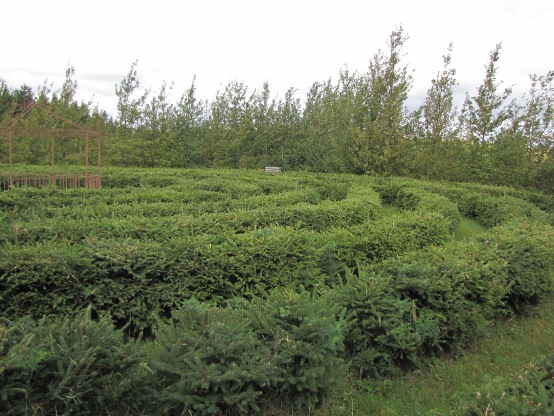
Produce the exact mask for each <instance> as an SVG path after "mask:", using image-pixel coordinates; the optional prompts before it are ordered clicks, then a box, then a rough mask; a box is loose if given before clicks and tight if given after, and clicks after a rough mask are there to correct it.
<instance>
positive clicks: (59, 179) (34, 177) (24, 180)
mask: <svg viewBox="0 0 554 416" xmlns="http://www.w3.org/2000/svg"><path fill="white" fill-rule="evenodd" d="M0 183H1V185H2V189H8V188H10V186H16V187H34V188H41V187H45V186H55V187H57V188H60V189H68V188H100V186H101V179H100V175H84V174H72V173H67V174H55V175H51V174H22V175H14V176H13V177H12V183H10V177H9V176H4V175H3V176H0Z"/></svg>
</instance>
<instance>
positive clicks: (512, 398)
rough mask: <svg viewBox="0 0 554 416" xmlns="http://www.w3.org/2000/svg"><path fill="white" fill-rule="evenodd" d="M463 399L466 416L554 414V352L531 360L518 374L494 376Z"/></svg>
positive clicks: (460, 406) (462, 411) (463, 409)
mask: <svg viewBox="0 0 554 416" xmlns="http://www.w3.org/2000/svg"><path fill="white" fill-rule="evenodd" d="M460 401H461V404H460V405H459V406H458V409H457V410H458V412H459V414H461V415H465V416H478V415H486V414H490V415H529V416H540V415H551V414H554V354H550V355H549V356H546V357H542V358H541V359H540V360H538V361H534V362H532V363H530V364H529V365H528V366H527V367H526V368H524V369H523V370H522V371H521V372H520V373H519V374H518V375H517V377H513V378H508V377H498V378H494V379H492V380H490V381H489V382H488V383H486V384H484V385H483V386H481V388H480V390H479V391H477V392H475V393H473V394H472V395H471V396H468V397H462V398H461V400H460Z"/></svg>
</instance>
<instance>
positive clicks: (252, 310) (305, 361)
mask: <svg viewBox="0 0 554 416" xmlns="http://www.w3.org/2000/svg"><path fill="white" fill-rule="evenodd" d="M553 235H554V229H553V228H552V227H550V226H547V225H543V224H537V223H532V222H522V223H520V224H518V225H517V226H516V225H515V224H508V225H505V226H502V227H498V228H496V229H494V230H491V231H490V232H489V233H488V234H487V235H486V236H483V237H482V238H480V239H479V240H477V241H473V242H471V241H468V242H464V243H461V244H448V245H445V246H443V247H432V248H429V249H428V250H426V253H423V252H416V253H409V254H405V255H403V256H400V257H395V258H390V259H389V260H386V261H384V262H381V263H379V264H375V265H374V266H372V267H370V268H366V269H365V272H364V271H363V270H360V271H359V272H358V275H354V274H349V275H348V276H347V279H346V282H344V283H337V284H336V285H335V287H334V288H333V289H332V290H331V289H329V290H327V291H324V292H323V293H322V294H320V295H319V296H314V295H313V294H309V293H307V292H302V293H300V294H298V293H294V291H291V290H285V291H279V290H276V291H273V293H272V294H271V295H269V296H268V297H267V298H265V299H262V298H258V297H254V298H252V300H251V301H250V302H248V301H245V300H241V299H235V300H232V301H230V302H229V303H228V305H227V306H225V307H217V306H213V305H209V304H207V303H200V302H199V301H197V300H194V299H191V300H187V301H184V302H182V303H181V305H180V308H179V309H178V310H175V311H173V314H172V315H173V316H172V318H171V319H169V320H159V319H157V320H156V322H157V324H156V325H155V326H154V329H153V331H154V335H155V340H154V341H142V340H140V339H138V340H133V339H132V338H131V339H128V338H126V337H124V332H123V331H124V329H116V328H115V327H114V326H113V321H112V319H111V318H110V317H108V316H103V317H101V318H100V319H99V320H98V321H94V320H91V319H90V310H89V311H88V312H87V313H86V314H85V315H82V314H81V315H79V316H76V317H74V318H71V319H67V320H62V319H59V318H42V319H41V320H39V321H38V323H37V322H36V321H34V320H32V319H30V318H28V317H24V318H20V319H18V320H10V321H8V320H4V321H3V324H2V325H0V333H1V334H2V337H1V338H0V339H1V340H2V341H1V344H0V348H1V351H0V374H1V376H2V379H3V380H4V381H5V382H4V383H3V384H2V386H1V387H0V393H1V394H0V409H1V410H2V411H3V412H4V413H5V414H22V413H24V412H32V413H33V414H58V415H63V414H67V415H69V414H75V413H79V414H108V413H112V414H113V413H121V412H126V413H127V414H128V413H132V414H139V413H140V414H143V415H148V414H190V413H194V414H198V415H219V414H253V413H265V411H266V410H267V406H271V403H275V402H277V401H278V402H280V403H289V404H290V405H291V406H294V407H295V408H302V409H305V410H306V409H311V408H313V407H314V406H317V405H318V404H319V403H321V402H322V401H323V400H324V399H325V397H327V396H328V395H329V394H330V393H331V392H332V391H333V390H334V389H335V388H336V387H337V385H338V384H339V383H340V382H341V381H342V380H345V379H346V371H347V369H348V368H349V369H350V371H351V372H352V373H353V374H355V375H358V376H362V377H366V376H371V375H376V374H377V375H379V374H390V373H394V372H395V371H398V370H399V369H410V368H415V367H417V366H418V365H420V364H421V362H422V361H423V360H424V359H425V358H426V357H429V356H433V355H439V354H441V353H443V352H444V351H451V350H453V349H456V348H458V347H459V346H461V345H464V344H465V343H467V342H469V341H471V340H472V339H473V338H474V337H476V336H477V335H479V333H480V331H481V330H482V329H483V328H484V327H485V326H486V325H487V324H490V322H491V321H493V320H494V319H497V318H498V317H500V316H505V315H506V314H512V313H522V312H525V310H527V309H528V308H529V307H530V306H532V305H536V304H537V303H538V302H540V301H541V299H543V298H544V297H545V296H546V295H547V294H548V293H549V292H550V291H551V289H552V272H553V271H554V264H553V259H554V239H553V238H552V237H553ZM529 270H530V273H528V271H529ZM546 276H549V277H548V278H546ZM549 368H550V367H548V366H546V367H544V371H542V369H541V373H540V374H539V375H538V376H537V377H538V379H540V380H539V381H540V383H539V384H537V385H536V386H538V387H537V388H539V389H541V388H542V390H539V391H538V392H539V393H540V392H543V393H544V394H548V391H549V390H548V389H549V388H550V387H551V381H552V380H550V378H548V377H546V378H545V376H544V375H545V374H546V375H548V374H550V373H548V371H549V370H548V369H549ZM549 383H550V384H549ZM534 386H535V384H534ZM518 388H519V387H517V386H516V387H514V389H518ZM517 391H520V390H513V392H514V393H513V394H511V393H510V392H508V393H509V394H510V395H511V396H513V395H514V394H515V393H516V392H517ZM491 394H492V393H491ZM498 399H503V398H498ZM502 403H511V402H510V401H509V400H508V399H506V400H504V401H502ZM502 403H501V404H502ZM478 405H479V403H477V406H478ZM469 414H473V413H469Z"/></svg>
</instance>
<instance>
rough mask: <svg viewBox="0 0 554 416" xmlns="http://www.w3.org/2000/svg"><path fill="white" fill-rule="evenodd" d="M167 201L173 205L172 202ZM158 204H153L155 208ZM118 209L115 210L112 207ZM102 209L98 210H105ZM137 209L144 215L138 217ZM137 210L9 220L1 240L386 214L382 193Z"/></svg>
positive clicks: (309, 225) (225, 228)
mask: <svg viewBox="0 0 554 416" xmlns="http://www.w3.org/2000/svg"><path fill="white" fill-rule="evenodd" d="M166 205H167V204H166ZM151 206H152V204H150V205H148V207H151ZM111 209H115V208H113V207H112V208H111ZM99 210H100V209H99V208H98V207H96V208H95V211H96V213H98V212H99ZM137 211H138V212H140V214H141V215H136V214H137ZM142 214H144V212H142V211H140V209H137V210H136V211H135V213H134V215H129V216H127V217H123V216H122V215H121V213H120V215H119V216H118V217H115V218H114V217H112V216H109V215H103V216H101V217H99V218H91V216H88V217H85V218H79V219H68V218H67V217H65V216H57V217H55V218H44V219H41V220H39V219H37V220H35V221H32V222H31V221H25V220H14V221H13V222H11V223H9V222H7V221H6V222H5V223H3V229H2V230H0V241H2V242H4V243H9V244H30V243H36V242H45V241H48V240H68V241H72V242H79V241H84V240H89V239H90V238H92V237H94V236H96V237H99V236H101V237H102V238H103V239H111V238H133V239H140V240H152V241H166V240H168V239H171V238H175V237H180V238H185V237H188V236H191V235H199V234H231V233H245V232H249V231H252V230H254V229H259V228H265V227H269V226H284V227H286V226H289V227H294V228H304V229H309V230H313V231H323V230H327V229H329V228H331V227H333V226H335V227H349V226H352V225H356V224H361V223H363V222H366V221H369V220H372V219H375V218H377V217H378V216H380V214H381V206H380V204H379V199H378V196H376V195H372V194H370V195H369V196H366V197H364V198H358V199H345V200H342V201H338V202H331V201H324V202H322V203H320V204H317V205H310V204H305V203H304V204H296V205H286V206H285V207H267V208H258V209H252V210H233V211H232V212H224V213H215V214H203V215H198V216H193V215H186V214H185V215H173V212H171V213H168V216H148V215H142Z"/></svg>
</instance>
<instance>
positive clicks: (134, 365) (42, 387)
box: [0, 309, 151, 416]
mask: <svg viewBox="0 0 554 416" xmlns="http://www.w3.org/2000/svg"><path fill="white" fill-rule="evenodd" d="M0 332H2V334H1V335H2V337H1V340H0V378H1V379H2V383H0V412H1V413H2V414H4V415H27V414H33V415H67V416H69V415H75V414H79V415H100V414H110V413H111V414H114V413H119V414H123V413H127V412H130V411H134V412H137V413H138V412H139V411H142V410H143V409H144V408H145V407H146V406H148V404H149V403H148V398H149V397H151V396H150V393H149V391H148V384H149V383H148V378H149V377H150V374H149V373H148V372H147V368H145V365H144V363H145V362H146V356H145V355H144V354H143V352H142V349H141V345H140V340H137V341H134V340H125V339H124V336H123V332H122V331H119V330H116V329H114V327H113V323H112V320H111V317H110V316H109V315H104V316H103V317H101V318H100V319H99V320H97V321H95V320H92V319H91V316H90V309H89V310H86V311H84V312H82V313H80V314H79V315H78V316H77V317H75V318H74V319H61V318H57V317H44V318H41V319H40V320H38V321H35V320H33V319H31V318H28V317H25V318H21V319H18V320H15V321H8V320H6V319H3V320H2V322H1V324H0Z"/></svg>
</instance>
